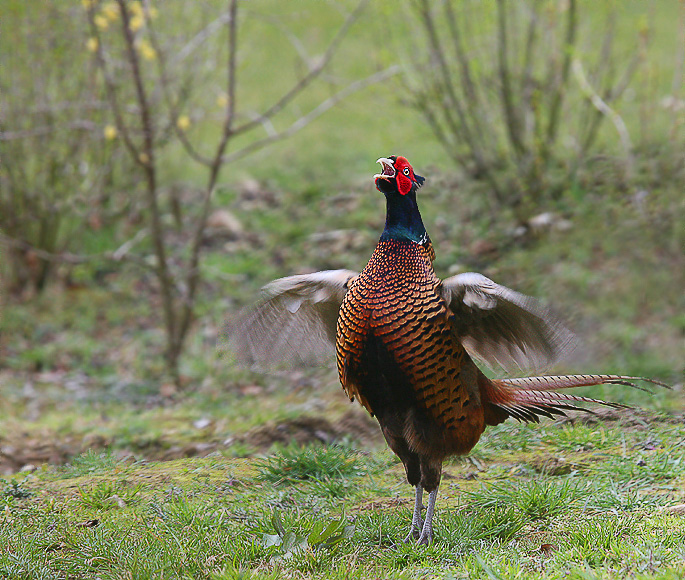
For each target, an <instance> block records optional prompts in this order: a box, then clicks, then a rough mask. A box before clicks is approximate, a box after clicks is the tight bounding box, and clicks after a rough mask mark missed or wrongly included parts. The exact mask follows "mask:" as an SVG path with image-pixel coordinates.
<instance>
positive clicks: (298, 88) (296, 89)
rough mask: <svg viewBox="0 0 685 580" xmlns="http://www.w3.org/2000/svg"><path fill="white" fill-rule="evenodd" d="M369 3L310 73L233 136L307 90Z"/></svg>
mask: <svg viewBox="0 0 685 580" xmlns="http://www.w3.org/2000/svg"><path fill="white" fill-rule="evenodd" d="M368 3H369V0H361V1H360V2H359V4H357V7H356V8H355V9H354V11H353V12H352V14H350V16H348V17H347V19H346V20H345V22H344V24H343V25H342V26H341V27H340V30H338V32H337V34H336V35H335V37H334V38H333V40H332V41H331V43H330V44H329V45H328V48H327V49H326V52H325V53H324V55H323V56H322V57H321V59H320V60H319V61H318V62H317V63H316V64H315V65H314V66H311V67H310V69H309V72H308V73H307V74H306V75H305V76H304V77H302V78H301V79H300V80H299V82H297V83H296V84H295V85H294V86H293V87H291V88H290V90H288V91H287V92H286V93H285V94H284V95H283V96H282V97H281V98H280V99H279V100H278V101H276V102H275V103H274V104H273V105H271V107H269V108H268V109H267V110H266V111H264V112H263V113H262V114H261V115H259V116H258V117H256V118H255V119H252V120H250V121H248V122H247V123H245V124H243V125H241V126H239V127H236V128H235V130H234V131H233V134H234V135H239V134H241V133H245V132H246V131H249V130H250V129H252V128H254V127H255V126H257V125H259V124H261V123H262V122H263V121H264V120H265V119H269V118H271V117H273V116H274V115H276V114H277V113H279V112H280V111H282V110H283V108H284V107H286V106H287V105H288V104H289V103H290V102H291V101H292V100H293V99H294V98H295V97H296V96H297V95H298V94H300V93H301V92H302V91H303V90H304V89H305V88H307V87H308V86H309V85H310V84H311V83H312V81H314V79H316V78H317V77H318V76H319V75H320V74H321V72H322V71H323V70H324V69H325V68H326V67H327V66H328V63H329V62H330V61H331V59H332V58H333V56H334V55H335V53H336V52H337V50H338V47H339V46H340V44H341V42H342V41H343V39H344V38H345V36H347V33H348V31H349V30H350V27H351V26H352V25H353V24H354V23H355V22H356V21H357V19H358V18H359V16H360V15H361V13H362V12H363V10H364V9H365V8H366V5H367V4H368ZM229 99H230V96H229Z"/></svg>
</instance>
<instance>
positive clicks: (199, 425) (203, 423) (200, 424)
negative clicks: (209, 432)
mask: <svg viewBox="0 0 685 580" xmlns="http://www.w3.org/2000/svg"><path fill="white" fill-rule="evenodd" d="M211 424H212V420H211V419H208V418H207V417H202V419H198V420H197V421H193V427H195V429H206V428H207V427H209V426H210V425H211Z"/></svg>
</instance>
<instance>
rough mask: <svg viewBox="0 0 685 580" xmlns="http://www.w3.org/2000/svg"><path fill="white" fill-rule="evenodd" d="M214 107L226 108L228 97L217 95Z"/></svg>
mask: <svg viewBox="0 0 685 580" xmlns="http://www.w3.org/2000/svg"><path fill="white" fill-rule="evenodd" d="M216 106H217V107H220V108H222V109H223V108H224V107H227V106H228V97H227V96H226V95H219V96H218V97H217V98H216Z"/></svg>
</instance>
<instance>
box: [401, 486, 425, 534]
mask: <svg viewBox="0 0 685 580" xmlns="http://www.w3.org/2000/svg"><path fill="white" fill-rule="evenodd" d="M422 509H423V487H421V484H420V483H419V484H418V485H417V486H416V495H415V498H414V514H413V515H412V517H411V528H410V529H409V534H407V537H406V538H404V543H405V544H407V543H409V542H411V541H412V540H417V539H418V537H419V534H420V532H421V528H422V527H423V519H421V510H422Z"/></svg>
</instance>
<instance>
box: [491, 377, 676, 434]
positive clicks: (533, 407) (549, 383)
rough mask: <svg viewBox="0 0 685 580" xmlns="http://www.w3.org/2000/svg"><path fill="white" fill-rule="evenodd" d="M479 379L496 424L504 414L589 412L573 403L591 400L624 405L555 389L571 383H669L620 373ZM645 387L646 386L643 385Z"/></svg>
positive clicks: (532, 417) (536, 417)
mask: <svg viewBox="0 0 685 580" xmlns="http://www.w3.org/2000/svg"><path fill="white" fill-rule="evenodd" d="M483 379H485V380H483V381H482V382H481V385H480V386H481V394H482V397H483V400H484V402H486V403H489V405H487V404H486V408H487V410H488V411H489V412H486V417H485V420H486V423H488V424H490V425H496V424H498V423H501V422H502V421H504V420H505V419H506V418H507V417H513V418H514V419H517V420H518V421H525V422H535V423H538V422H539V421H540V417H550V418H554V417H555V416H565V415H566V413H565V411H584V412H586V413H592V411H591V410H590V409H586V408H584V407H579V406H578V405H576V404H575V403H593V404H597V405H603V406H605V407H611V408H614V409H625V408H627V407H626V405H621V404H619V403H610V402H607V401H601V400H599V399H592V398H590V397H582V396H578V395H569V394H566V393H557V392H555V390H556V389H570V388H574V387H589V386H592V385H602V384H614V385H626V386H630V387H635V388H638V389H642V387H639V386H638V385H636V384H635V383H634V382H633V381H646V382H649V383H652V384H655V385H658V386H662V387H666V388H668V385H665V384H664V383H660V382H658V381H654V380H652V379H643V378H641V377H630V376H623V375H561V376H548V377H544V376H543V377H525V378H520V379H495V380H489V379H486V378H485V377H483ZM642 390H646V389H642Z"/></svg>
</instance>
